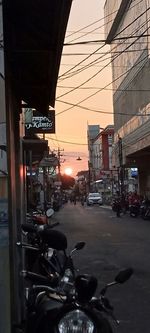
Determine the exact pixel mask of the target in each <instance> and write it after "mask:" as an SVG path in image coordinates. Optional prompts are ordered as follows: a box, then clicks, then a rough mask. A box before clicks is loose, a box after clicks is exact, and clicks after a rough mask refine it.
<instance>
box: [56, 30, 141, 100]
mask: <svg viewBox="0 0 150 333" xmlns="http://www.w3.org/2000/svg"><path fill="white" fill-rule="evenodd" d="M146 30H147V27H146ZM144 32H145V31H144ZM144 32H143V33H144ZM141 36H142V34H141ZM141 36H139V37H137V40H138V39H139V38H141ZM135 42H136V41H133V42H132V43H131V44H130V45H128V46H127V47H126V48H125V50H127V49H128V48H129V47H131V46H132V45H133V44H134V43H135ZM123 52H124V50H122V51H120V53H119V54H117V55H115V56H114V57H113V59H112V60H111V61H110V62H109V63H107V64H106V65H104V67H103V68H101V69H100V70H99V71H97V72H96V73H95V74H93V75H92V76H90V78H88V79H87V80H86V81H84V82H83V83H81V84H80V85H79V86H77V87H75V88H73V89H72V90H70V91H69V92H66V93H64V94H62V95H60V96H58V97H57V98H56V100H57V101H58V100H59V98H61V97H63V96H65V95H68V94H69V93H71V92H73V91H75V90H77V89H78V88H80V87H82V86H83V85H84V84H86V83H88V82H89V81H91V80H92V79H93V78H94V77H96V76H97V75H98V74H99V73H101V72H102V70H104V69H105V68H106V67H107V66H108V64H111V63H112V62H113V61H114V60H115V59H117V58H118V57H119V56H120V55H121V54H122V53H123ZM98 91H99V90H98ZM97 93H98V92H96V93H94V94H92V95H90V96H91V97H92V96H94V95H96V94H97ZM89 98H90V97H89ZM83 101H84V100H83Z"/></svg>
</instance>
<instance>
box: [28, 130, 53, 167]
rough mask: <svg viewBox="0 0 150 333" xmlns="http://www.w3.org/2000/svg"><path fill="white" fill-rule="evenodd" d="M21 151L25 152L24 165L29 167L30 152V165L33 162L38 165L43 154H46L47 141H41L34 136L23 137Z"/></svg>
mask: <svg viewBox="0 0 150 333" xmlns="http://www.w3.org/2000/svg"><path fill="white" fill-rule="evenodd" d="M22 143H23V150H24V151H26V164H27V165H29V164H30V162H31V161H29V155H30V152H31V153H32V163H34V162H35V161H36V162H37V163H39V162H40V161H41V160H42V159H43V156H44V154H48V141H47V140H42V139H40V138H38V137H36V136H32V137H24V138H23V139H22Z"/></svg>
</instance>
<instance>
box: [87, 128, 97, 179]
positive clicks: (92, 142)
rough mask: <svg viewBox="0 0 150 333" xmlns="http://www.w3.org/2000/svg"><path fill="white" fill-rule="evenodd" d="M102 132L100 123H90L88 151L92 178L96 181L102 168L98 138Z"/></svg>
mask: <svg viewBox="0 0 150 333" xmlns="http://www.w3.org/2000/svg"><path fill="white" fill-rule="evenodd" d="M99 132H100V126H99V125H88V129H87V138H88V151H89V170H90V179H91V181H94V180H96V179H97V176H98V173H99V168H100V155H99V154H100V141H99V138H98V135H99Z"/></svg>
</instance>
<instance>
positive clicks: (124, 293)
mask: <svg viewBox="0 0 150 333" xmlns="http://www.w3.org/2000/svg"><path fill="white" fill-rule="evenodd" d="M56 218H57V219H58V221H59V222H60V224H59V225H58V226H57V229H58V230H61V231H63V232H64V233H65V234H66V235H67V238H68V251H69V250H70V249H72V248H73V247H74V245H75V244H76V243H77V242H78V241H85V242H86V245H85V247H84V249H82V250H81V251H79V252H78V253H76V255H75V257H74V262H75V265H76V267H77V268H79V269H80V273H83V272H84V273H89V274H93V275H95V276H96V277H97V279H98V282H99V285H98V290H100V289H101V288H102V287H103V286H104V285H105V283H108V282H111V281H113V280H114V277H115V276H116V275H117V273H118V272H119V270H121V269H124V268H127V267H132V268H133V269H134V274H133V276H132V277H131V278H130V280H128V281H127V282H126V283H125V284H123V285H117V286H114V287H112V288H111V289H109V291H108V294H107V296H108V298H109V300H110V301H111V304H112V305H113V306H114V313H115V315H116V317H117V319H119V320H120V325H119V326H116V325H114V324H112V325H113V330H114V332H118V333H149V332H150V221H143V220H142V219H141V218H136V219H135V218H131V217H129V215H128V214H127V215H124V216H122V217H121V218H117V217H116V215H115V213H114V212H112V210H111V209H108V208H107V207H104V206H101V207H99V206H96V207H87V206H86V205H85V206H84V207H82V206H81V205H80V204H79V203H77V205H75V206H74V205H73V204H70V203H68V204H66V205H64V207H63V208H62V209H61V210H60V211H59V212H58V213H56ZM98 290H97V293H98Z"/></svg>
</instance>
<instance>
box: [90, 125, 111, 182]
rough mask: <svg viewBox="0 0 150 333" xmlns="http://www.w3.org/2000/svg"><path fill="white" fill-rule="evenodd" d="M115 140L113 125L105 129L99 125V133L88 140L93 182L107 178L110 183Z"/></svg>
mask: <svg viewBox="0 0 150 333" xmlns="http://www.w3.org/2000/svg"><path fill="white" fill-rule="evenodd" d="M91 126H92V125H91ZM88 133H89V132H88ZM88 138H89V135H88ZM113 141H114V126H113V125H108V126H107V127H106V128H105V129H102V128H101V127H99V133H98V134H97V135H96V136H95V137H94V136H93V137H92V138H91V139H90V140H89V141H88V142H89V145H88V148H89V168H90V176H91V182H96V181H98V180H100V179H101V180H102V181H103V180H106V179H107V180H108V182H109V183H110V178H111V176H112V147H113Z"/></svg>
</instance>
